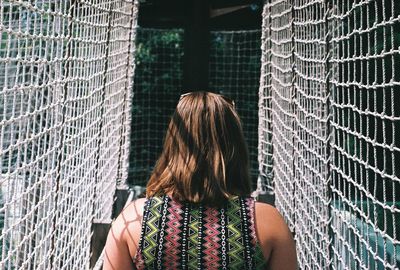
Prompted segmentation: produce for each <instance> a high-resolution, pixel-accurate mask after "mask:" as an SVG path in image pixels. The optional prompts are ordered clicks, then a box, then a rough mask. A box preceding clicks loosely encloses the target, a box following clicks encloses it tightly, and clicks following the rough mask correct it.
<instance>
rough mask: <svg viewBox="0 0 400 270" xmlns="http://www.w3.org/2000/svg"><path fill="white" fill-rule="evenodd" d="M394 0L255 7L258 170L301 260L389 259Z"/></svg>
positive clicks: (399, 97) (394, 150)
mask: <svg viewBox="0 0 400 270" xmlns="http://www.w3.org/2000/svg"><path fill="white" fill-rule="evenodd" d="M399 5H400V3H399V2H398V1H390V0H375V1H357V2H355V1H350V0H347V1H341V0H327V1H307V0H301V1H300V0H299V1H273V0H271V1H268V2H267V3H266V4H265V6H264V15H263V19H264V21H263V39H262V40H263V45H262V48H263V56H262V74H261V80H260V82H261V83H260V102H259V104H260V106H259V110H260V112H259V115H260V120H259V136H260V137H259V160H260V162H261V164H260V170H261V171H260V174H261V175H265V176H268V175H272V176H273V178H272V179H270V178H268V177H266V180H268V181H267V182H266V183H265V182H264V186H265V187H272V188H273V189H274V191H275V194H276V205H277V207H278V208H279V210H280V211H281V212H282V214H283V215H284V216H285V218H286V220H287V221H288V223H289V225H290V227H291V229H292V230H293V231H294V232H295V235H296V236H295V238H296V242H297V247H298V248H297V250H298V256H299V264H300V267H301V268H314V267H317V268H327V267H330V268H333V269H398V267H399V266H400V251H399V250H400V242H399V233H398V231H399V224H400V222H399V218H400V209H399V205H400V203H399V201H400V200H399V195H398V194H400V193H399V188H400V186H399V185H400V181H399V179H400V178H399V176H400V172H399V168H400V161H399V159H400V152H399V150H400V148H399V142H400V140H399V135H398V130H399V128H400V109H399V107H398V106H396V104H397V103H398V102H399V101H400V91H399V90H400V89H399V85H400V83H399V81H400V78H399V74H398V73H399V72H396V70H398V69H399V68H400V66H399V63H400V62H399V59H400V53H399V45H400V44H399V42H400V41H399V35H398V33H399V32H400V31H399V30H400V22H399V13H400V6H399ZM291 16H292V17H291ZM289 36H290V37H291V40H290V37H289ZM285 46H286V47H285ZM289 52H291V55H290V53H289ZM275 59H279V61H277V60H275ZM285 61H286V62H285ZM284 63H286V65H284ZM290 66H291V67H292V69H291V70H289V67H290ZM277 86H278V87H277ZM271 137H272V138H271ZM271 154H272V157H273V159H272V160H271V159H270V158H269V156H270V155H271ZM287 157H291V158H287ZM290 161H292V164H290ZM271 172H272V174H271Z"/></svg>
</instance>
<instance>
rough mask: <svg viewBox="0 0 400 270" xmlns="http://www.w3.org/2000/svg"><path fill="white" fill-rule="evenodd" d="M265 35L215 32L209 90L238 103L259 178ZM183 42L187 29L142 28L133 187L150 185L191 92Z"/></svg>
mask: <svg viewBox="0 0 400 270" xmlns="http://www.w3.org/2000/svg"><path fill="white" fill-rule="evenodd" d="M260 36H261V31H260V30H253V31H212V32H211V33H210V42H211V43H210V65H209V84H210V89H211V91H214V92H218V93H221V94H225V95H227V96H229V97H231V98H232V99H234V101H235V104H236V108H237V110H238V111H239V114H240V116H241V118H242V120H243V128H244V133H245V137H246V141H247V144H248V146H249V152H250V156H251V162H252V163H251V169H252V171H251V172H252V176H253V178H254V179H256V177H257V174H258V170H257V168H258V165H257V138H258V136H257V123H258V115H257V100H258V87H259V76H260V56H261V49H260V44H261V40H260ZM183 38H184V31H183V30H182V29H152V28H138V30H137V39H136V47H137V50H136V66H137V68H136V72H135V81H134V93H135V97H134V99H133V113H132V118H133V119H132V130H134V131H135V132H132V134H131V140H132V141H131V153H130V167H129V168H130V169H129V170H130V180H131V183H132V184H134V185H142V186H144V185H146V182H147V180H148V179H149V176H150V173H151V171H152V168H153V166H154V164H155V161H156V159H157V158H158V156H159V154H160V153H161V150H162V140H163V138H164V135H165V130H166V128H167V125H168V121H169V118H170V116H171V115H172V113H173V111H174V109H175V106H176V104H177V102H178V100H179V96H180V95H181V93H182V91H185V92H186V91H187V89H182V83H183V82H182V79H183V77H182V75H183V55H184V47H183ZM192 90H196V89H192ZM200 90H204V89H200Z"/></svg>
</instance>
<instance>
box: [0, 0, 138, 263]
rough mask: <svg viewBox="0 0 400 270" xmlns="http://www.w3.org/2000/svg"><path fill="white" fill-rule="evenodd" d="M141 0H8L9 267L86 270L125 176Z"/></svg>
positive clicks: (4, 139)
mask: <svg viewBox="0 0 400 270" xmlns="http://www.w3.org/2000/svg"><path fill="white" fill-rule="evenodd" d="M136 18H137V3H133V2H132V1H100V0H97V1H90V2H87V1H53V0H49V1H42V0H36V1H1V2H0V31H1V36H0V77H1V78H0V86H1V87H0V129H1V134H0V169H1V178H0V183H1V202H0V213H1V216H0V219H1V223H0V229H1V234H0V241H1V244H2V247H1V254H0V256H1V258H0V268H1V269H52V268H53V269H87V268H89V261H90V242H91V235H92V232H91V225H92V223H93V222H94V221H96V220H97V221H99V220H100V221H106V220H109V219H110V218H111V212H112V205H113V200H114V199H113V196H114V191H115V189H116V185H117V184H123V183H124V182H125V180H126V178H127V164H128V163H127V162H128V155H127V153H128V148H129V140H128V138H129V131H130V109H131V103H130V100H131V91H130V89H131V87H132V85H131V84H132V83H131V79H132V74H133V68H134V65H133V58H134V42H132V40H134V38H135V37H134V35H135V33H134V32H135V31H134V29H135V25H136Z"/></svg>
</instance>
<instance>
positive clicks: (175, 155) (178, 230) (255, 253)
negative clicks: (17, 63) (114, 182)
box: [105, 92, 296, 269]
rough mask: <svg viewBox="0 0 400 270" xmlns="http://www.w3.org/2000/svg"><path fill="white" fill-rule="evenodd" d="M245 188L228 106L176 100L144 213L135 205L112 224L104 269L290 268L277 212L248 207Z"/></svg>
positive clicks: (241, 146)
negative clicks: (159, 195) (161, 195)
mask: <svg viewBox="0 0 400 270" xmlns="http://www.w3.org/2000/svg"><path fill="white" fill-rule="evenodd" d="M251 186H252V185H251V181H250V172H249V156H248V150H247V146H246V142H245V139H244V135H243V130H242V126H241V121H240V118H239V115H238V113H237V111H236V109H235V103H234V102H233V100H231V99H229V98H227V97H225V96H222V95H219V94H216V93H210V92H191V93H186V94H184V95H182V96H181V97H180V99H179V102H178V104H177V106H176V109H175V111H174V113H173V115H172V117H171V120H170V123H169V125H168V128H167V132H166V135H165V139H164V147H163V150H162V152H161V154H160V157H159V158H158V160H157V162H156V164H155V166H154V169H153V172H152V173H151V176H150V179H149V181H148V183H147V186H146V197H147V198H148V199H147V207H144V205H145V200H136V201H135V202H134V203H132V204H131V205H129V206H128V207H127V208H126V209H125V210H124V211H123V212H122V213H121V214H120V215H119V217H118V218H117V220H116V221H115V222H114V224H113V225H112V228H111V231H110V233H109V236H108V239H107V244H106V261H105V269H134V268H135V267H137V268H149V269H154V268H155V269H157V268H158V269H165V268H171V269H188V268H191V269H213V268H214V269H224V268H226V269H241V268H243V269H256V268H264V267H265V265H266V264H268V267H270V268H271V269H294V268H295V267H296V251H295V248H294V242H293V238H292V236H291V234H290V231H289V229H288V228H287V225H286V224H285V222H284V220H283V218H282V216H281V215H280V214H279V213H278V212H277V211H276V209H275V208H273V207H271V206H268V205H267V204H260V203H256V205H255V207H254V201H253V200H252V199H250V198H249V196H250V194H251V191H252V189H251ZM158 194H168V195H169V196H164V197H157V196H158ZM171 198H174V200H172V199H171ZM179 202H190V203H184V204H182V203H179ZM206 205H207V206H210V205H213V206H218V207H206ZM144 209H145V210H144ZM254 223H255V226H254ZM256 235H258V236H259V237H258V238H257V237H256ZM139 239H141V240H139ZM257 239H258V240H257ZM258 243H259V244H258ZM262 255H263V256H262Z"/></svg>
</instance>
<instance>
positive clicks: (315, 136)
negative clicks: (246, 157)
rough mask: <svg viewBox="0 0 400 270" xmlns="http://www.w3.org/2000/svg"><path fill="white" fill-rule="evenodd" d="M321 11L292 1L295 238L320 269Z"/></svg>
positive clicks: (325, 199) (320, 4) (323, 249)
mask: <svg viewBox="0 0 400 270" xmlns="http://www.w3.org/2000/svg"><path fill="white" fill-rule="evenodd" d="M325 15H326V8H325V6H324V1H314V0H310V1H308V0H298V1H293V28H292V29H293V31H294V33H293V38H294V46H293V54H294V59H293V61H294V65H295V66H294V69H293V80H294V93H293V96H294V97H293V108H294V114H295V119H294V123H293V131H294V137H295V138H294V155H293V161H294V175H293V177H294V182H295V183H294V189H295V191H294V203H295V209H296V211H295V217H294V220H295V232H296V244H297V250H298V253H299V256H298V260H299V264H300V265H304V266H306V265H307V266H311V265H313V266H314V267H316V268H320V269H326V268H327V266H328V264H327V262H328V261H329V237H328V225H329V210H328V203H329V196H328V192H327V190H328V185H327V182H326V181H327V173H328V167H327V165H326V164H327V160H328V158H329V156H328V155H327V151H328V149H327V146H326V143H327V138H328V137H327V136H328V134H327V120H328V114H327V108H326V106H327V104H326V98H327V91H326V90H327V85H326V76H327V72H326V40H325V38H326V35H327V29H326V25H325V18H326V17H325Z"/></svg>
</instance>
